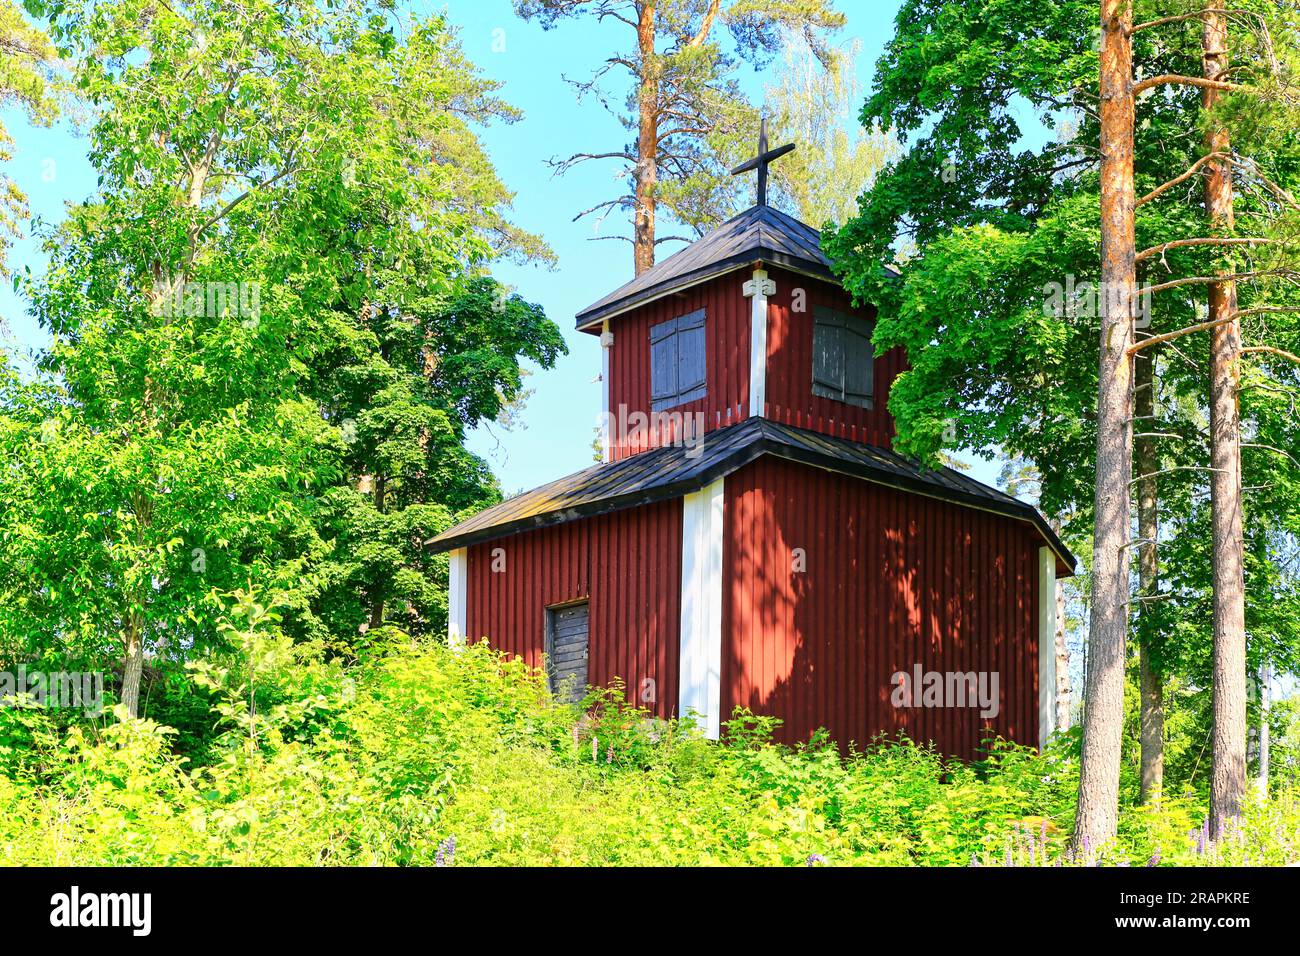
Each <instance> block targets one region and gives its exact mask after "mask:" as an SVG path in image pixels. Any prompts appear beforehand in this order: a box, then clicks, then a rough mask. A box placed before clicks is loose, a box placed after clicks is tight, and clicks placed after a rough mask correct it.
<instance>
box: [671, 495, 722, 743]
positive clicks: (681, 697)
mask: <svg viewBox="0 0 1300 956" xmlns="http://www.w3.org/2000/svg"><path fill="white" fill-rule="evenodd" d="M724 494H725V492H724V479H722V478H719V479H718V480H717V481H715V482H714V483H713V484H711V485H709V486H708V487H706V488H702V489H700V490H699V491H697V492H695V493H694V494H690V495H686V496H684V497H683V498H682V628H681V655H680V663H679V665H678V667H679V673H678V693H677V713H678V716H680V717H685V716H686V715H687V714H689V713H691V712H692V711H693V712H694V713H695V714H697V715H698V716H697V717H696V720H698V721H699V722H700V723H701V726H702V727H703V729H704V735H705V736H706V737H708V738H709V739H710V740H717V739H718V734H719V733H720V732H721V729H722V521H723V502H724V500H725V498H724Z"/></svg>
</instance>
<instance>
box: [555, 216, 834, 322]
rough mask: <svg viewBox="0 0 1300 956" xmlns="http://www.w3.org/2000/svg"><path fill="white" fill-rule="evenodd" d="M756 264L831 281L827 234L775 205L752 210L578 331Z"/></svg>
mask: <svg viewBox="0 0 1300 956" xmlns="http://www.w3.org/2000/svg"><path fill="white" fill-rule="evenodd" d="M754 262H766V263H770V264H772V265H775V266H782V267H784V268H787V269H791V270H793V271H795V272H803V273H807V274H809V275H814V276H817V277H819V278H823V279H827V280H829V281H831V282H835V281H837V280H836V279H835V275H834V273H832V272H831V263H830V260H829V259H827V258H826V255H825V254H824V253H823V252H822V249H821V233H820V232H818V231H817V230H816V229H814V228H813V227H812V226H810V225H808V224H807V223H803V222H800V221H799V220H798V219H795V218H794V217H793V216H788V215H786V214H785V213H783V212H781V211H780V210H779V209H773V208H772V207H771V206H751V207H750V208H749V209H746V210H745V211H744V212H742V213H741V214H740V215H738V216H734V217H733V218H731V219H728V220H727V221H726V222H724V223H723V224H722V225H721V226H719V227H718V228H717V229H714V230H713V231H712V232H709V233H706V234H705V235H704V236H702V237H700V238H699V239H697V240H696V241H695V242H693V243H691V244H690V245H689V246H687V247H686V248H685V249H679V250H678V251H677V252H675V253H673V254H672V255H671V256H669V257H668V258H667V259H664V260H663V261H662V262H658V263H656V264H655V265H654V266H652V267H651V268H649V269H647V270H646V271H645V272H643V273H641V274H640V275H639V276H637V277H636V278H635V279H633V280H632V281H631V282H628V283H626V284H624V285H622V286H620V287H619V288H617V289H615V290H614V291H613V292H611V293H609V295H607V296H605V297H604V298H603V299H598V300H597V301H595V302H593V303H592V304H591V305H589V306H587V307H586V308H585V309H583V310H582V311H581V312H579V313H578V328H580V329H582V328H587V327H588V326H590V325H592V324H593V323H596V322H599V321H600V320H601V319H607V318H609V317H610V316H613V315H617V314H618V313H620V312H626V311H627V310H628V309H631V308H635V307H636V306H638V305H644V304H645V303H647V302H652V301H654V300H655V299H658V298H661V297H663V296H665V295H668V294H669V293H671V292H675V291H677V290H678V289H682V288H685V287H687V286H692V285H696V284H698V283H700V282H704V281H705V280H707V279H712V278H714V277H716V276H719V275H722V274H723V273H726V272H730V271H731V270H733V269H736V268H738V267H741V266H746V265H750V264H751V263H754Z"/></svg>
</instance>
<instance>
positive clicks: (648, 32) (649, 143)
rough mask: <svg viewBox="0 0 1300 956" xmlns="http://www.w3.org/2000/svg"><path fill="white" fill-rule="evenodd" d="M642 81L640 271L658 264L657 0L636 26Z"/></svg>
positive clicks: (647, 4)
mask: <svg viewBox="0 0 1300 956" xmlns="http://www.w3.org/2000/svg"><path fill="white" fill-rule="evenodd" d="M636 38H637V48H638V50H639V52H640V61H641V78H640V79H641V82H640V86H639V88H638V90H637V106H638V109H639V114H640V115H639V122H638V124H637V140H636V152H637V163H636V212H635V216H634V219H633V225H632V258H633V263H634V266H635V269H636V274H637V275H640V274H641V273H643V272H645V271H646V270H647V269H649V268H650V267H651V266H653V265H654V264H655V182H656V180H657V179H658V175H659V167H658V157H659V64H658V61H657V60H656V58H655V3H654V0H643V2H642V4H641V13H640V16H639V18H638V20H637V26H636Z"/></svg>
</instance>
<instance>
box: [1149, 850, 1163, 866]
mask: <svg viewBox="0 0 1300 956" xmlns="http://www.w3.org/2000/svg"><path fill="white" fill-rule="evenodd" d="M1159 865H1160V851H1159V850H1156V852H1155V853H1153V854H1152V855H1151V859H1149V860H1147V866H1159Z"/></svg>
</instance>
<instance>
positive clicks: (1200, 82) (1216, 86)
mask: <svg viewBox="0 0 1300 956" xmlns="http://www.w3.org/2000/svg"><path fill="white" fill-rule="evenodd" d="M1166 84H1168V85H1171V86H1199V87H1200V88H1201V89H1203V90H1225V91H1227V92H1229V93H1251V92H1254V89H1253V88H1252V87H1249V86H1243V85H1242V84H1240V83H1225V82H1223V81H1222V80H1207V79H1206V78H1205V77H1203V76H1183V75H1182V74H1181V73H1161V74H1160V75H1159V76H1151V77H1147V78H1146V79H1145V80H1142V81H1141V82H1139V83H1134V84H1133V95H1134V96H1137V95H1138V94H1139V93H1143V92H1145V91H1147V90H1149V89H1152V88H1154V87H1157V86H1164V85H1166Z"/></svg>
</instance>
